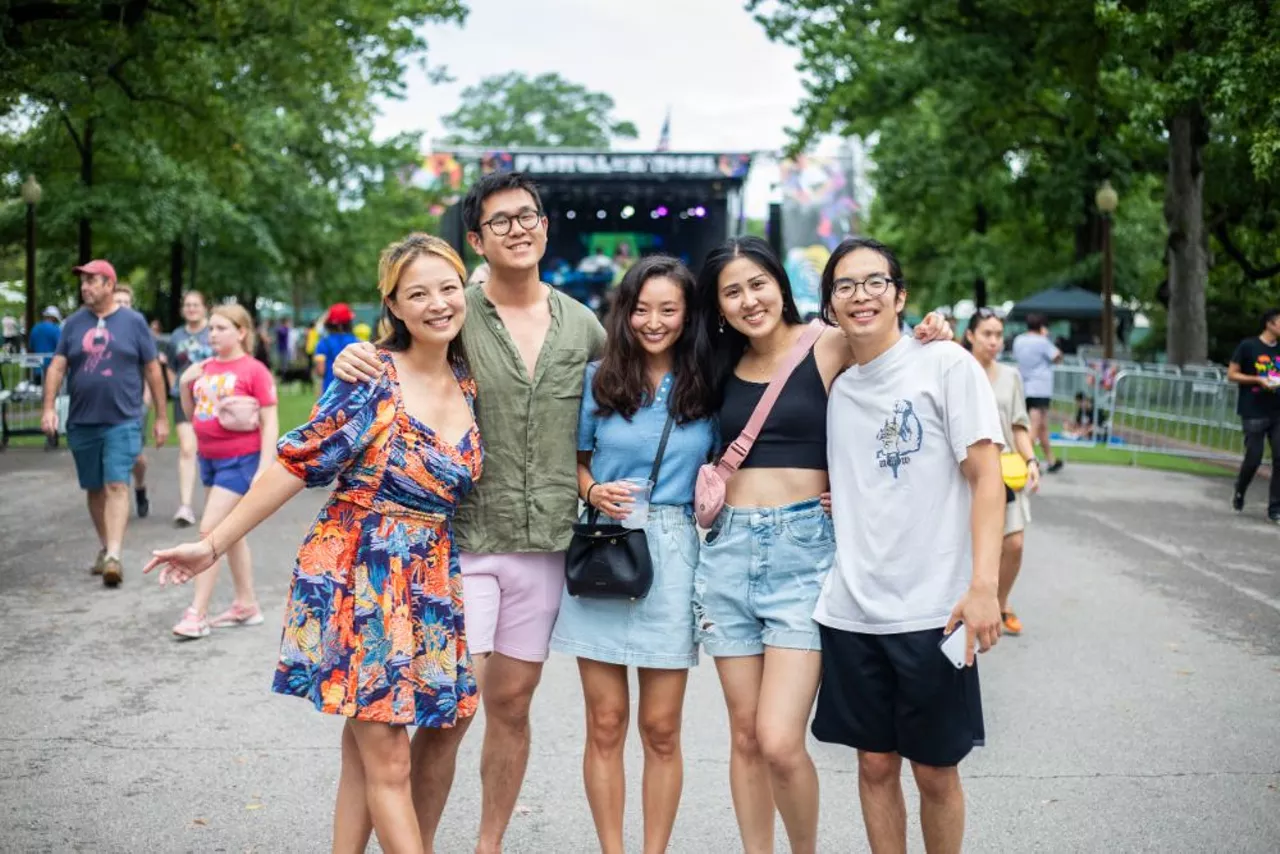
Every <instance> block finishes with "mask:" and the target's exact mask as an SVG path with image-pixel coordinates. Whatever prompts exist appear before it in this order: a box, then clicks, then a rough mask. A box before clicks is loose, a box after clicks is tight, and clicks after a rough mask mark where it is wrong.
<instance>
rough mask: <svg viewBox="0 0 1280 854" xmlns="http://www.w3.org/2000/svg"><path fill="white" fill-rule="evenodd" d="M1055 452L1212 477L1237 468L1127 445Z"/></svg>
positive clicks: (1070, 460) (1077, 459) (1227, 474)
mask: <svg viewBox="0 0 1280 854" xmlns="http://www.w3.org/2000/svg"><path fill="white" fill-rule="evenodd" d="M1055 452H1056V453H1057V454H1058V455H1059V456H1061V457H1062V459H1063V460H1064V461H1066V462H1068V463H1100V464H1103V465H1112V466H1131V465H1136V466H1138V467H1139V468H1147V469H1159V470H1161V471H1176V472H1183V473H1184V474H1199V475H1206V476H1208V477H1234V476H1235V469H1234V467H1232V466H1230V465H1228V464H1214V463H1206V462H1201V461H1200V460H1193V459H1189V458H1187V457H1177V456H1174V455H1172V454H1158V453H1153V452H1150V451H1129V450H1126V449H1124V448H1104V447H1092V448H1091V447H1088V446H1085V445H1059V446H1057V447H1056V448H1055Z"/></svg>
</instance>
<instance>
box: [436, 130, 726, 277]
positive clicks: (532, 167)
mask: <svg viewBox="0 0 1280 854" xmlns="http://www.w3.org/2000/svg"><path fill="white" fill-rule="evenodd" d="M441 154H442V153H441V152H437V153H436V155H435V156H440V155H441ZM448 155H451V156H452V157H454V158H456V160H457V161H458V162H459V163H466V162H468V161H472V162H474V161H475V160H477V159H478V161H479V165H480V171H482V172H483V173H490V172H513V171H514V172H524V173H526V174H528V175H529V176H530V177H532V178H533V179H534V181H536V182H537V184H538V188H539V192H540V193H541V195H542V204H543V207H544V209H545V211H546V215H547V218H548V220H549V226H548V238H547V252H546V255H545V257H544V259H543V264H542V269H543V276H544V278H545V279H546V280H547V281H549V282H552V283H553V284H558V285H560V286H562V287H564V289H565V290H566V291H569V292H571V293H573V294H574V296H577V297H578V298H579V299H583V300H584V301H587V302H591V301H592V299H591V297H592V296H595V295H598V293H599V292H600V291H601V290H603V287H604V286H606V285H607V282H604V278H605V277H604V275H603V274H595V273H593V272H591V265H590V263H588V264H587V265H586V267H587V270H586V271H582V270H580V265H581V264H582V262H583V259H586V258H589V257H590V256H605V257H610V258H611V257H613V256H614V254H615V252H616V251H617V249H618V246H619V245H620V244H626V245H627V249H628V250H630V254H631V255H632V256H633V257H638V256H640V255H645V254H650V253H654V252H665V253H667V254H670V255H674V256H676V257H677V258H680V259H681V260H683V261H684V262H685V263H687V264H689V265H690V267H694V268H696V266H697V265H698V264H700V263H701V261H702V258H703V257H704V256H705V255H706V254H707V252H709V251H710V250H711V249H712V248H714V247H715V246H717V245H718V244H720V243H722V242H723V241H724V240H725V239H726V238H727V237H729V236H731V235H735V234H739V233H741V232H742V231H743V228H744V225H745V222H744V219H743V213H742V211H743V200H742V194H743V183H744V182H745V180H746V177H747V172H748V171H749V170H750V168H751V155H749V154H725V153H690V152H658V153H652V152H583V151H569V150H527V149H522V150H513V151H485V152H462V151H457V152H450V153H448ZM448 155H446V156H448ZM441 233H442V235H443V236H444V237H445V238H446V239H448V240H449V241H450V242H451V243H453V244H454V245H455V246H456V247H458V248H459V249H461V248H462V245H463V242H464V236H465V232H464V229H463V225H462V217H461V205H460V204H454V205H453V206H452V207H450V208H449V209H448V210H447V211H446V212H445V215H444V218H443V219H442V221H441Z"/></svg>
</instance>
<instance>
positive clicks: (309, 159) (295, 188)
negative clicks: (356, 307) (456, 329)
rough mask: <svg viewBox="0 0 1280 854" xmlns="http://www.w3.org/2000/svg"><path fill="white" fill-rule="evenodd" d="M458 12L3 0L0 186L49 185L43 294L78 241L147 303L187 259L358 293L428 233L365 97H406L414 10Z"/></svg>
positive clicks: (298, 289) (453, 4) (167, 295)
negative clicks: (410, 240)
mask: <svg viewBox="0 0 1280 854" xmlns="http://www.w3.org/2000/svg"><path fill="white" fill-rule="evenodd" d="M464 15H465V9H464V7H463V6H462V5H461V3H460V2H458V0H425V2H424V1H423V0H316V2H314V3H309V4H306V8H305V9H303V7H300V6H298V5H296V4H265V5H264V4H260V3H256V2H250V0H218V2H213V0H196V2H177V0H146V2H142V1H141V0H127V2H120V3H103V2H88V0H79V2H60V3H18V4H10V5H9V6H7V7H6V8H5V9H4V11H0V120H2V121H0V128H2V129H0V161H3V162H5V163H7V164H10V165H11V167H12V169H11V171H9V172H7V173H4V174H0V182H2V183H3V184H4V185H5V188H6V190H8V191H9V192H8V193H6V195H10V196H12V195H16V192H17V190H16V188H17V182H19V181H20V180H21V178H22V177H23V176H24V175H26V174H28V173H32V174H35V175H37V176H38V177H39V179H40V181H41V183H42V184H43V185H44V187H45V194H44V201H43V202H42V204H41V205H40V209H39V217H40V243H41V246H42V252H41V270H42V282H41V285H42V291H41V292H42V294H48V295H49V296H52V295H53V294H55V293H57V290H56V288H59V287H61V288H63V289H66V290H67V291H69V290H70V289H71V288H70V281H69V277H68V276H67V272H66V271H67V270H68V269H69V267H70V266H71V263H72V262H73V261H74V260H76V259H82V258H84V257H87V256H89V255H97V256H106V257H110V258H112V259H113V261H116V263H117V268H118V269H119V270H120V271H121V272H122V274H125V275H131V276H134V277H135V278H137V279H140V280H142V281H144V282H145V284H146V287H145V288H144V290H145V291H149V292H150V296H152V297H154V298H155V299H156V301H157V305H158V304H159V302H160V301H161V300H162V299H163V300H167V301H168V302H169V303H170V304H172V302H173V300H172V298H173V297H175V296H176V295H177V287H176V286H178V285H181V284H182V272H183V268H184V266H187V267H189V268H190V269H191V270H192V271H193V272H194V270H195V267H196V260H197V258H198V260H199V271H200V273H201V274H202V275H201V277H200V279H199V281H198V282H197V284H198V285H199V286H200V287H201V288H202V289H204V290H206V291H210V292H212V293H213V294H214V295H215V296H217V295H233V294H234V295H239V296H241V298H242V299H251V298H253V297H255V296H259V295H262V296H268V295H269V296H273V297H277V298H284V299H289V298H293V299H294V300H295V302H296V300H297V297H298V295H299V294H300V293H308V294H312V295H315V296H316V297H321V296H327V295H329V294H339V293H342V292H343V291H344V289H348V288H351V287H354V286H356V285H357V284H360V285H364V286H366V287H367V285H368V283H369V281H370V279H371V278H372V275H373V270H374V265H375V264H376V257H377V251H378V249H379V248H380V247H381V245H383V244H384V243H386V242H388V241H389V240H391V239H394V238H395V237H397V236H399V235H400V234H402V233H403V232H404V231H406V230H408V229H409V228H413V227H418V228H421V227H423V226H424V225H425V224H426V221H427V215H426V210H427V207H428V205H429V202H430V199H429V198H428V197H427V196H426V194H425V193H422V192H419V191H414V190H412V189H410V188H407V187H404V186H403V185H401V183H400V181H399V180H398V177H397V176H398V175H399V174H400V173H401V171H402V170H403V169H404V168H405V167H406V166H408V165H411V164H412V163H413V162H414V161H415V160H416V159H417V157H418V151H417V141H416V139H408V138H406V139H397V140H392V141H389V142H385V143H375V142H374V140H373V139H372V126H373V119H374V116H375V107H374V102H375V99H376V98H378V97H395V96H397V95H398V94H400V92H401V89H402V85H403V73H404V69H405V67H406V63H407V62H409V61H410V60H412V59H413V58H414V57H415V56H419V57H420V56H421V55H422V53H423V51H425V49H426V44H425V42H424V41H423V39H422V36H421V31H422V24H424V23H426V22H428V21H436V20H461V19H462V18H463V16H464ZM16 207H17V206H9V207H6V208H0V241H3V242H5V243H19V242H20V240H21V237H20V234H21V218H22V217H21V211H20V210H17V209H16ZM372 211H378V212H379V216H378V218H377V219H376V221H375V218H374V217H372V216H371V215H370V213H371V212H372ZM171 268H173V269H175V270H176V273H177V275H176V277H175V276H171V277H170V278H171V283H170V285H169V287H168V289H167V291H166V288H165V287H164V286H163V285H162V282H163V281H164V279H165V276H166V273H167V271H169V270H170V269H171ZM162 292H164V293H162ZM46 301H47V300H46ZM143 307H150V306H149V305H148V304H147V303H145V302H144V303H143Z"/></svg>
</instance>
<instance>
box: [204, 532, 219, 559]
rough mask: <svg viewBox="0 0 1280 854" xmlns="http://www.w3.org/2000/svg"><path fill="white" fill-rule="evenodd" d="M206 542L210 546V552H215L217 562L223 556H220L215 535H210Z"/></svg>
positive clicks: (214, 556) (214, 557)
mask: <svg viewBox="0 0 1280 854" xmlns="http://www.w3.org/2000/svg"><path fill="white" fill-rule="evenodd" d="M204 540H205V542H206V543H208V544H209V551H211V552H213V559H214V560H215V561H216V560H217V559H218V558H219V557H221V555H220V554H218V544H217V543H215V542H214V541H213V534H210V535H209V536H207V537H205V538H204Z"/></svg>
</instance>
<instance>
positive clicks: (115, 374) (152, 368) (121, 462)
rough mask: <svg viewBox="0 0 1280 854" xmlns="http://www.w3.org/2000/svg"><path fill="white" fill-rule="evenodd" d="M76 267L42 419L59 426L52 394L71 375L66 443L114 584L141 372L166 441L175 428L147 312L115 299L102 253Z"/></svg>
mask: <svg viewBox="0 0 1280 854" xmlns="http://www.w3.org/2000/svg"><path fill="white" fill-rule="evenodd" d="M75 272H76V273H79V274H80V297H81V299H82V300H83V301H84V305H83V306H82V307H81V308H80V309H79V310H78V311H76V312H75V313H74V314H72V315H71V316H70V317H68V318H67V322H66V323H64V324H63V325H62V332H61V334H60V335H59V337H58V349H57V351H56V355H55V356H54V357H53V361H51V362H50V363H49V371H48V380H47V381H46V382H45V384H44V414H43V416H42V417H41V419H40V426H41V429H43V430H44V432H45V433H47V434H54V433H57V431H58V413H57V410H56V408H55V407H54V401H55V399H56V396H57V393H58V389H59V387H61V385H62V379H63V377H64V376H65V377H66V378H67V390H68V394H69V396H70V409H69V411H68V414H67V445H68V446H69V447H70V448H71V453H72V455H73V456H74V457H75V461H76V475H77V476H78V477H79V479H80V488H81V489H83V490H85V492H86V493H87V494H88V501H89V516H90V517H91V518H92V519H93V526H94V528H95V529H96V530H97V533H98V542H99V545H100V550H99V552H98V557H97V559H96V560H95V561H94V563H93V569H92V572H93V573H94V574H95V575H101V576H102V583H103V584H104V585H105V586H107V587H116V586H117V585H119V584H120V582H121V580H123V578H124V569H123V567H122V565H121V562H120V555H121V547H122V544H123V542H124V533H125V527H126V525H127V524H128V521H129V477H130V473H131V471H132V469H133V463H134V460H135V459H136V458H137V456H138V454H139V453H141V451H142V428H141V427H140V426H139V424H140V422H141V420H142V413H143V392H142V387H143V380H144V377H145V381H146V384H147V386H148V387H149V388H150V390H151V401H152V404H153V405H154V406H155V412H156V418H155V425H154V428H153V429H154V432H155V440H156V447H160V446H161V445H163V444H164V443H165V439H167V438H168V436H169V420H168V418H167V416H166V413H165V407H164V403H165V387H164V375H163V374H162V372H161V370H160V363H159V362H158V361H157V360H156V344H155V339H153V338H152V337H151V329H150V328H148V326H147V320H146V318H144V317H143V316H142V315H141V314H138V312H136V311H131V310H129V309H121V308H120V307H119V306H118V305H117V304H116V301H115V294H114V291H115V288H116V271H115V268H114V267H112V266H111V264H109V263H108V262H106V261H102V260H97V261H90V262H89V263H88V264H84V265H82V266H80V267H76V268H75Z"/></svg>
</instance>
